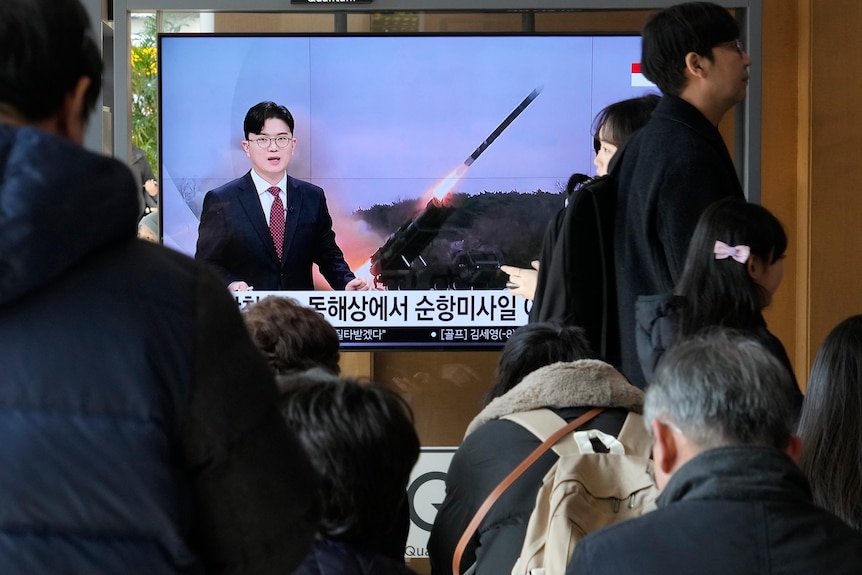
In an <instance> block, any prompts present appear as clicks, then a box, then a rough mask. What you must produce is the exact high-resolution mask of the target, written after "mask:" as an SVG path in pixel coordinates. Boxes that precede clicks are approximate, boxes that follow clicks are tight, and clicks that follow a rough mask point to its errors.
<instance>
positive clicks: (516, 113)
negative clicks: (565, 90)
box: [464, 86, 543, 166]
mask: <svg viewBox="0 0 862 575" xmlns="http://www.w3.org/2000/svg"><path fill="white" fill-rule="evenodd" d="M542 88H543V86H539V87H538V88H536V89H535V90H533V91H532V92H530V93H529V94H528V95H527V97H526V98H524V101H523V102H521V103H520V104H518V107H517V108H515V109H514V110H512V113H511V114H509V115H508V116H506V119H505V120H503V121H502V122H500V125H499V126H497V127H496V128H495V129H494V131H493V132H491V135H490V136H488V137H487V138H485V141H484V142H482V143H481V144H480V145H479V147H478V148H476V149H475V150H473V153H472V154H470V156H469V157H467V159H466V160H464V165H465V166H470V165H472V164H473V162H475V161H476V158H478V157H479V156H481V155H482V152H484V151H485V150H486V149H487V148H488V146H490V145H491V144H492V143H493V142H494V140H496V139H497V136H499V135H500V134H502V133H503V130H505V129H506V128H508V127H509V124H511V123H512V122H514V121H515V118H517V117H518V116H520V115H521V112H523V111H524V110H526V109H527V106H529V105H530V104H531V103H532V102H533V100H535V99H536V97H537V96H538V95H539V94H541V93H542Z"/></svg>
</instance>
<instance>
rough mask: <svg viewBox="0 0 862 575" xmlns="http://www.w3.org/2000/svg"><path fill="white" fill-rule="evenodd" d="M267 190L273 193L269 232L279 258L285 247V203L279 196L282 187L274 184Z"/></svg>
mask: <svg viewBox="0 0 862 575" xmlns="http://www.w3.org/2000/svg"><path fill="white" fill-rule="evenodd" d="M266 191H267V192H269V193H270V194H272V195H273V200H272V208H271V209H270V211H269V232H270V233H271V234H272V241H273V243H274V244H275V251H276V253H277V254H278V259H281V252H282V250H283V249H284V204H282V203H281V196H279V194H280V193H281V188H279V187H278V186H273V187H271V188H269V189H268V190H266Z"/></svg>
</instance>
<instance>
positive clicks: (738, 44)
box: [716, 38, 745, 56]
mask: <svg viewBox="0 0 862 575" xmlns="http://www.w3.org/2000/svg"><path fill="white" fill-rule="evenodd" d="M716 46H725V47H727V48H733V49H734V50H736V52H737V54H739V55H740V56H742V54H744V53H745V46H743V45H742V40H740V39H739V38H737V39H736V40H728V41H727V42H719V43H718V44H716Z"/></svg>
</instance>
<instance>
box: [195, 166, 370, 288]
mask: <svg viewBox="0 0 862 575" xmlns="http://www.w3.org/2000/svg"><path fill="white" fill-rule="evenodd" d="M287 208H288V209H287V218H286V223H285V226H284V228H285V229H284V253H283V257H282V259H281V261H279V260H278V256H277V255H276V252H275V245H274V244H273V241H272V236H271V235H270V232H269V225H267V223H266V216H265V215H264V213H263V209H262V208H261V205H260V200H259V199H258V194H257V190H256V188H255V187H254V181H253V180H252V179H251V171H249V172H247V173H246V174H245V175H244V176H242V177H241V178H238V179H236V180H233V181H231V182H228V183H226V184H225V185H223V186H221V187H220V188H216V189H215V190H211V191H209V192H207V194H206V196H205V197H204V204H203V210H202V212H201V221H200V227H199V228H198V243H197V251H196V252H195V259H199V260H203V261H206V262H208V263H209V264H211V265H212V266H213V267H214V268H215V269H216V271H217V272H218V273H219V274H220V275H221V277H222V278H223V279H224V282H225V285H227V284H230V283H231V282H234V281H240V280H241V281H244V282H246V283H247V284H248V285H250V286H253V287H254V289H255V290H257V291H273V290H313V289H314V283H313V281H312V275H311V265H312V263H316V264H317V265H318V266H319V268H320V273H321V274H322V275H323V277H324V278H326V281H327V282H329V285H330V286H332V287H333V289H338V290H341V289H344V286H345V285H346V284H347V282H349V281H350V280H352V279H353V278H354V277H355V276H354V275H353V273H352V272H351V271H350V268H349V267H348V265H347V262H345V261H344V254H343V253H342V252H341V249H340V248H339V247H338V244H336V243H335V232H334V231H332V218H331V217H330V215H329V210H328V209H327V207H326V198H325V197H324V194H323V190H322V189H321V188H319V187H318V186H315V185H313V184H310V183H308V182H304V181H302V180H297V179H296V178H292V177H290V176H287Z"/></svg>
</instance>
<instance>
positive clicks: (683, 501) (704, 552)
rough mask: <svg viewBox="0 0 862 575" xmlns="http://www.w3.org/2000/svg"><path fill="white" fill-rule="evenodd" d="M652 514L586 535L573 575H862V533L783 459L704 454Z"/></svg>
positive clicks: (770, 452) (769, 452) (775, 453)
mask: <svg viewBox="0 0 862 575" xmlns="http://www.w3.org/2000/svg"><path fill="white" fill-rule="evenodd" d="M657 504H658V509H657V510H656V511H653V512H651V513H648V514H646V515H644V516H643V517H639V518H637V519H632V520H630V521H626V522H623V523H619V524H617V525H614V526H611V527H608V528H606V529H602V530H601V531H597V532H595V533H593V534H591V535H587V536H586V537H585V538H584V539H582V540H581V541H580V543H578V545H577V547H575V553H574V555H573V557H572V561H571V563H570V564H569V568H568V570H567V571H566V573H567V575H584V574H590V575H603V574H608V575H628V574H631V575H635V574H637V575H642V574H644V573H649V574H653V573H655V574H659V573H660V574H663V575H675V574H680V575H683V574H685V575H688V574H690V573H697V574H698V575H727V574H729V573H732V574H733V575H766V574H768V575H810V574H812V573H823V574H826V573H828V574H829V575H858V574H859V573H860V572H862V534H860V533H859V532H858V531H855V530H854V529H852V528H850V527H848V526H847V525H845V524H844V523H842V522H841V520H839V519H838V518H837V517H835V516H833V515H831V514H830V513H828V512H826V511H824V510H822V509H820V508H818V507H816V506H815V505H814V504H813V503H812V501H811V493H810V490H809V487H808V483H807V481H806V480H805V478H804V477H803V475H802V473H801V472H800V471H799V469H798V468H797V466H796V464H795V463H794V462H793V461H791V460H790V458H788V457H787V456H786V455H785V454H784V453H782V452H781V451H779V450H777V449H772V448H767V447H748V446H736V447H722V448H717V449H711V450H708V451H705V452H703V453H701V454H700V455H698V456H697V457H695V458H694V459H692V460H691V461H689V462H688V463H686V464H685V465H684V466H683V467H681V468H680V469H679V470H678V471H677V472H676V473H674V475H673V476H672V477H671V479H670V481H669V482H668V484H667V485H666V486H665V488H664V490H663V492H662V494H661V496H659V499H658V501H657Z"/></svg>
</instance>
